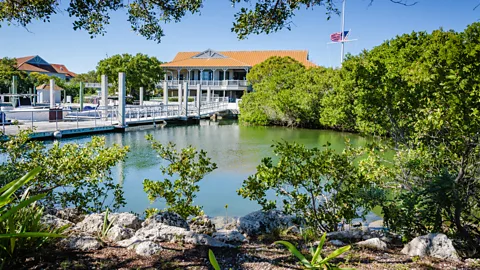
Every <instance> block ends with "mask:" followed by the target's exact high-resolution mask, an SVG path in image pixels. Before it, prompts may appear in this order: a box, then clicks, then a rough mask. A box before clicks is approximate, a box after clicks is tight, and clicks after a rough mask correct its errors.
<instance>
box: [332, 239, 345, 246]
mask: <svg viewBox="0 0 480 270" xmlns="http://www.w3.org/2000/svg"><path fill="white" fill-rule="evenodd" d="M328 242H329V243H330V244H332V245H334V246H336V247H343V246H346V245H347V244H345V243H344V242H342V241H340V240H330V241H328Z"/></svg>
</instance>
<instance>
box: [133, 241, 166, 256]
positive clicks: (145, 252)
mask: <svg viewBox="0 0 480 270" xmlns="http://www.w3.org/2000/svg"><path fill="white" fill-rule="evenodd" d="M161 250H162V247H161V246H160V245H159V244H157V243H155V242H152V241H143V242H141V243H139V244H138V245H136V247H135V252H136V253H137V254H138V255H140V256H152V255H155V254H158V252H160V251H161Z"/></svg>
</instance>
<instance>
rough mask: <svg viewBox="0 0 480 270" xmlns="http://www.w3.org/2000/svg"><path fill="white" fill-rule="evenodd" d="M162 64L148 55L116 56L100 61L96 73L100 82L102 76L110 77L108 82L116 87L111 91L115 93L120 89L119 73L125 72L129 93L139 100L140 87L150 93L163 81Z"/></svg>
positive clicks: (111, 88)
mask: <svg viewBox="0 0 480 270" xmlns="http://www.w3.org/2000/svg"><path fill="white" fill-rule="evenodd" d="M160 64H162V62H160V61H159V60H158V59H157V58H156V57H154V56H151V57H150V56H148V55H146V54H141V53H137V54H136V55H131V54H116V55H114V56H111V57H108V58H105V59H103V60H100V62H98V64H97V71H96V73H97V76H98V80H100V77H101V75H107V76H108V82H109V83H112V84H113V85H114V86H113V87H110V88H109V89H110V90H111V92H112V93H114V92H115V89H116V88H118V73H119V72H125V74H126V76H127V78H128V80H127V81H126V84H127V85H126V87H127V90H128V91H129V92H128V93H129V94H131V95H132V96H134V97H136V98H138V96H139V91H140V90H139V89H140V87H144V89H145V91H146V93H148V91H147V90H153V89H155V84H156V83H158V82H160V80H162V79H163V69H162V68H161V67H160Z"/></svg>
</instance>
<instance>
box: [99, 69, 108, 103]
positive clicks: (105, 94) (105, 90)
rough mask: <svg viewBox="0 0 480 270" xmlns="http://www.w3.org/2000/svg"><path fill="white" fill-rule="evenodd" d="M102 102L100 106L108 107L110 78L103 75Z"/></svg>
mask: <svg viewBox="0 0 480 270" xmlns="http://www.w3.org/2000/svg"><path fill="white" fill-rule="evenodd" d="M101 88H102V91H101V96H100V98H101V100H100V106H105V107H106V106H108V77H107V75H102V83H101Z"/></svg>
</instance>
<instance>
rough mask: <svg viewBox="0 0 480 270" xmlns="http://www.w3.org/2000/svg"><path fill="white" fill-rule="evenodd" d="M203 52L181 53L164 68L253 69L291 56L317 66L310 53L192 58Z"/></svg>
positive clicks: (235, 53)
mask: <svg viewBox="0 0 480 270" xmlns="http://www.w3.org/2000/svg"><path fill="white" fill-rule="evenodd" d="M200 53H201V52H179V53H177V55H176V56H175V58H174V59H173V61H172V62H169V63H165V64H162V65H161V66H162V67H253V66H254V65H256V64H259V63H261V62H263V61H265V60H266V59H267V58H269V57H272V56H280V57H284V56H290V57H292V58H293V59H295V60H297V61H299V62H301V63H302V64H304V65H305V66H306V67H315V66H316V65H315V64H314V63H312V62H310V61H309V60H308V51H295V50H290V51H223V52H218V53H219V54H222V55H224V56H226V58H192V57H193V56H195V55H198V54H200Z"/></svg>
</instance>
